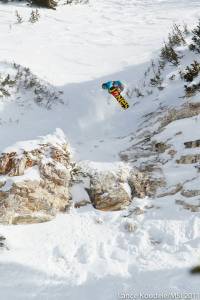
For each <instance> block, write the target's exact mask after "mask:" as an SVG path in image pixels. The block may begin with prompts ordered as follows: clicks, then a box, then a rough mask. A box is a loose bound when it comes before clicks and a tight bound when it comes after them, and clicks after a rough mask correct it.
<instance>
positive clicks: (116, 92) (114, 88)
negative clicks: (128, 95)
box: [102, 80, 129, 109]
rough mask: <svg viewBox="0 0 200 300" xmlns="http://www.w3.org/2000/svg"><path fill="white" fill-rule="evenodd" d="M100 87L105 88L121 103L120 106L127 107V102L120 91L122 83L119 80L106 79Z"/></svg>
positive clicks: (122, 88) (122, 86) (122, 87)
mask: <svg viewBox="0 0 200 300" xmlns="http://www.w3.org/2000/svg"><path fill="white" fill-rule="evenodd" d="M102 89H104V90H107V91H108V92H109V93H110V94H111V95H112V96H113V97H114V98H115V99H116V100H117V101H118V102H119V104H120V105H121V107H122V108H124V109H127V108H129V104H128V102H127V101H126V99H124V97H123V96H122V95H121V92H122V91H123V90H124V85H123V84H122V83H121V81H119V80H118V81H108V82H105V83H103V84H102Z"/></svg>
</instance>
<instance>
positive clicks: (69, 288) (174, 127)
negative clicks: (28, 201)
mask: <svg viewBox="0 0 200 300" xmlns="http://www.w3.org/2000/svg"><path fill="white" fill-rule="evenodd" d="M199 8H200V3H199V1H195V0H192V1H189V2H188V1H187V0H180V1H177V0H168V1H167V0H154V1H151V0H143V1H140V0H121V1H119V0H101V1H100V0H90V1H89V3H88V4H85V5H65V6H59V7H58V8H57V10H56V11H51V10H47V9H40V10H39V13H40V15H41V18H40V20H39V21H38V22H36V23H35V24H30V23H29V22H28V19H29V17H30V12H31V9H32V8H30V7H27V6H26V5H25V4H24V3H23V2H20V3H16V2H11V3H9V4H3V3H1V4H0V39H1V41H3V42H2V43H1V46H0V57H1V61H2V62H1V63H0V73H1V74H3V75H4V76H6V74H8V73H9V74H10V75H11V76H13V78H14V76H15V75H16V70H15V69H14V68H13V66H12V64H13V63H16V64H19V65H20V66H21V67H22V68H24V67H28V68H30V70H31V72H32V73H33V74H35V76H36V77H37V80H39V81H41V82H42V85H43V86H45V91H50V92H53V93H54V92H55V93H56V95H57V94H58V95H59V99H60V102H59V101H58V103H56V102H55V103H54V102H53V103H52V106H51V109H47V108H46V107H45V105H44V106H43V105H37V103H35V102H34V101H32V100H33V99H34V93H33V90H31V89H30V90H28V91H27V90H26V89H24V81H23V80H24V79H23V78H22V79H21V80H22V81H20V84H19V86H18V89H17V90H13V89H12V88H11V89H10V92H11V97H9V98H6V99H8V100H1V101H0V126H1V131H0V141H1V143H0V144H1V145H0V150H1V151H11V150H14V151H20V149H21V148H24V147H25V148H26V149H29V150H30V149H34V147H36V145H37V144H38V143H43V142H45V141H46V138H43V137H42V136H46V135H47V140H48V137H49V139H51V135H49V136H48V134H50V133H52V132H54V131H55V130H56V128H61V130H63V131H64V133H65V135H66V137H67V139H68V141H69V143H70V145H71V146H72V148H73V152H74V157H75V158H76V159H77V160H78V161H81V162H80V163H81V164H83V165H85V166H86V167H87V168H90V169H91V170H94V171H95V170H98V171H102V170H112V171H113V172H115V171H116V170H117V169H118V168H120V167H124V164H123V163H121V162H119V160H120V158H119V152H120V151H122V150H126V149H127V148H129V147H130V146H131V145H132V143H133V140H134V137H135V136H136V133H137V130H138V129H141V128H142V130H145V126H143V121H144V118H143V116H144V115H145V114H147V113H150V112H154V111H159V109H160V107H161V105H163V106H165V105H168V106H170V101H171V99H174V101H173V103H172V104H171V106H173V107H176V106H177V107H178V106H179V105H180V103H181V101H183V100H182V99H181V98H180V97H182V96H183V83H181V82H180V80H179V79H178V74H175V75H177V77H176V79H175V81H173V82H170V80H169V77H170V76H171V75H173V74H174V72H175V71H174V68H172V67H170V66H168V68H167V69H166V73H165V76H166V78H165V80H164V83H163V84H164V85H165V87H166V89H165V90H164V91H163V92H162V95H161V98H159V93H158V92H155V93H154V94H153V95H151V96H149V97H147V96H146V97H144V99H142V100H141V101H140V99H139V98H136V97H134V96H131V95H130V97H128V99H127V100H128V101H129V103H130V109H129V110H127V111H123V110H121V108H120V106H119V105H118V103H117V102H116V101H115V100H114V99H112V98H111V97H110V96H109V95H107V94H106V93H105V91H102V90H101V84H102V82H104V81H106V80H115V79H116V80H117V79H120V80H121V81H122V82H124V83H125V85H126V89H125V93H129V92H130V91H131V89H132V88H133V87H134V86H138V85H140V83H141V80H142V78H143V75H144V71H145V70H146V68H147V67H148V66H149V62H150V60H151V59H152V58H154V57H156V56H157V54H158V51H159V49H160V47H161V45H162V43H163V40H164V39H166V38H167V35H168V32H169V30H170V28H171V26H172V25H173V23H174V22H177V23H180V24H183V22H184V23H187V24H188V25H189V26H194V25H196V22H197V20H198V18H199V16H200V13H199V12H198V9H199ZM16 10H17V11H18V12H19V13H20V15H21V16H22V17H23V20H24V22H23V23H22V24H17V23H16V17H15V11H16ZM179 50H180V51H182V53H186V51H187V50H186V49H185V47H182V48H180V49H179ZM186 57H187V58H186V59H188V60H189V56H188V55H186ZM186 64H187V60H183V64H182V65H181V66H180V68H184V66H186ZM156 93H157V94H158V95H155V94H156ZM53 95H54V94H53ZM172 97H173V98H172ZM199 125H200V118H199V116H197V117H191V118H188V119H182V120H178V121H176V122H174V123H171V124H169V125H167V126H166V128H165V130H164V131H162V132H161V133H159V134H158V135H157V136H156V137H155V138H156V140H157V141H164V142H165V141H167V142H168V141H169V139H170V141H169V143H170V144H171V145H173V146H174V148H175V150H176V151H177V154H176V155H175V157H174V158H173V160H171V161H169V162H168V163H167V164H166V165H165V166H164V167H163V172H164V175H165V177H166V181H167V184H168V187H169V190H170V189H172V188H173V187H174V186H175V185H176V184H178V183H179V182H180V181H187V180H188V183H187V189H198V188H199V177H198V174H197V170H196V169H195V168H193V166H188V165H184V166H179V165H176V166H175V160H176V159H178V158H179V157H180V155H185V154H190V153H193V152H194V150H193V149H184V146H183V143H184V142H185V141H188V140H194V139H198V138H200V137H199ZM148 126H149V128H150V127H151V128H152V130H153V129H154V127H155V128H156V126H157V124H154V119H153V120H150V122H149V123H148V124H147V127H148ZM61 130H59V129H58V130H57V131H56V132H57V134H56V136H57V138H58V139H61V140H62V139H63V138H64V136H63V134H62V131H61ZM180 130H181V131H182V134H181V135H176V133H177V132H178V131H180ZM32 139H36V140H35V141H33V142H31V143H30V142H27V141H26V140H32ZM24 141H26V142H24ZM53 142H55V143H56V137H55V140H54V141H53ZM12 145H13V146H12ZM163 159H167V157H166V156H165V154H163ZM141 162H142V158H141V159H138V161H137V162H136V165H137V164H140V163H141ZM128 167H129V166H127V168H128ZM26 175H27V174H26ZM28 176H30V178H32V179H34V178H37V170H36V169H34V168H31V169H30V170H29V174H28ZM191 178H192V179H193V180H191ZM16 180H17V179H16ZM4 188H8V187H4ZM126 188H127V190H128V188H129V187H128V186H127V187H126ZM71 192H72V196H73V201H74V202H77V201H79V200H82V199H85V200H88V195H87V193H86V192H85V189H84V188H83V186H82V185H78V184H77V185H75V186H73V188H72V191H71ZM129 192H130V191H129ZM161 192H162V191H161ZM176 197H177V198H178V199H177V198H176ZM183 199H184V198H183V196H182V195H180V194H177V195H175V196H170V195H166V196H165V197H160V198H156V199H149V198H145V199H134V201H133V203H132V205H131V207H130V208H129V209H128V210H124V211H121V212H101V211H97V210H95V209H94V208H93V207H92V206H91V205H88V206H86V207H83V208H79V209H75V208H72V209H71V211H70V213H69V214H62V215H58V216H57V217H56V218H55V219H54V220H53V221H50V222H47V223H43V224H34V225H17V226H13V225H9V226H5V225H4V226H3V225H1V226H0V234H1V235H3V236H5V237H6V243H7V244H6V246H7V248H6V249H3V248H2V249H1V253H0V298H1V299H6V300H11V299H12V300H13V299H20V300H23V299H24V300H25V299H26V300H27V299H39V300H40V299H41V300H42V299H48V300H49V299H50V300H53V299H55V300H64V299H77V300H79V299H94V298H95V299H97V300H102V299H105V300H109V299H110V300H115V299H120V298H121V299H125V298H123V297H124V295H125V293H127V295H132V296H133V297H132V298H133V299H141V298H142V296H143V298H144V296H145V295H149V297H150V296H155V295H156V293H157V294H159V295H161V294H162V293H166V294H167V295H168V298H169V297H170V293H172V294H171V296H172V295H173V293H178V295H182V296H181V297H182V298H180V299H184V295H185V296H187V295H188V294H189V293H193V294H195V295H196V296H198V297H200V289H199V278H198V277H191V275H190V274H189V270H190V268H191V267H192V266H193V265H197V264H198V263H199V260H200V218H199V212H198V211H196V212H192V213H191V211H190V210H186V209H184V207H183V206H182V205H177V204H176V200H179V202H180V201H183ZM193 202H194V204H195V205H197V204H198V205H199V197H194V199H193ZM135 208H137V209H138V208H139V209H141V210H143V211H144V213H143V214H140V215H136V214H131V212H132V211H134V209H135ZM154 298H155V297H154ZM130 299H131V298H130Z"/></svg>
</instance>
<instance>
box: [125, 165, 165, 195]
mask: <svg viewBox="0 0 200 300" xmlns="http://www.w3.org/2000/svg"><path fill="white" fill-rule="evenodd" d="M128 182H129V185H130V187H131V192H132V197H138V198H144V197H146V196H149V197H153V196H154V195H155V194H156V191H157V189H158V188H159V187H163V186H164V185H165V181H164V179H162V178H155V179H154V178H153V177H151V176H150V174H149V172H146V171H144V172H141V171H132V172H131V173H130V176H129V179H128Z"/></svg>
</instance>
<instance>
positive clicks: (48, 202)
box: [0, 131, 73, 224]
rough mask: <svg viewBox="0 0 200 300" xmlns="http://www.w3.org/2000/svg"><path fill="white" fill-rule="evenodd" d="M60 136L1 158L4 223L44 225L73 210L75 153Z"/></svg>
mask: <svg viewBox="0 0 200 300" xmlns="http://www.w3.org/2000/svg"><path fill="white" fill-rule="evenodd" d="M58 133H59V134H62V133H61V132H60V131H57V133H56V134H55V135H52V137H51V136H48V137H47V138H43V140H42V141H40V140H37V141H36V140H34V141H28V142H27V143H26V142H23V145H22V144H20V143H19V144H17V145H15V146H14V147H13V151H12V152H6V153H3V154H2V155H1V156H0V174H1V176H0V183H1V184H0V186H1V188H0V199H1V207H0V222H1V223H12V224H18V223H33V222H42V221H46V220H49V219H51V218H52V216H54V215H55V214H56V213H57V212H59V211H62V212H64V211H66V210H67V209H68V208H69V206H70V192H69V185H70V181H71V172H72V166H73V164H72V157H71V150H70V148H69V145H68V144H67V142H66V141H65V140H64V137H63V136H62V137H61V139H59V137H58ZM31 145H32V147H30V146H31ZM30 148H32V149H30ZM11 149H12V148H11Z"/></svg>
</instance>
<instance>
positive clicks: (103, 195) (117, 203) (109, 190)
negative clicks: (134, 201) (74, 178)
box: [87, 172, 131, 211]
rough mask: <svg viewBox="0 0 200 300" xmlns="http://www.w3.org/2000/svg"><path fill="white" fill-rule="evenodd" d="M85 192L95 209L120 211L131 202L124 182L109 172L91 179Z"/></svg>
mask: <svg viewBox="0 0 200 300" xmlns="http://www.w3.org/2000/svg"><path fill="white" fill-rule="evenodd" d="M87 191H88V194H89V196H90V199H91V202H92V204H93V205H94V207H95V208H96V209H100V210H109V211H112V210H113V211H114V210H121V209H123V208H125V207H126V206H127V205H129V204H130V202H131V195H130V190H129V191H128V190H127V186H125V182H123V180H120V178H119V177H117V175H115V174H113V173H111V172H106V173H100V174H98V175H97V176H95V177H92V178H91V182H90V188H89V189H87Z"/></svg>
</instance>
